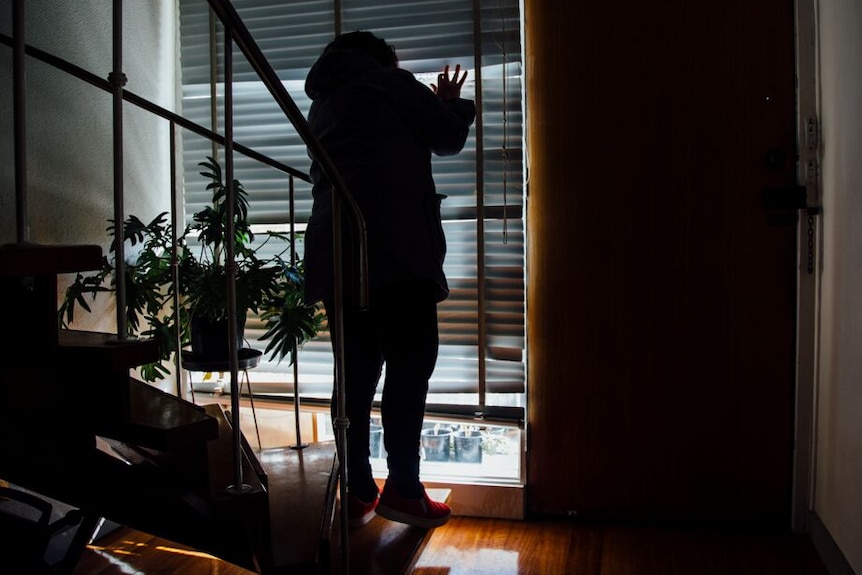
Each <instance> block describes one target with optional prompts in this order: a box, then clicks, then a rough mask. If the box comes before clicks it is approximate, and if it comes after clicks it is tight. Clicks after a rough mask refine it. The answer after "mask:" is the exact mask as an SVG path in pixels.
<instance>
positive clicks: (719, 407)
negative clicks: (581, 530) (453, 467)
mask: <svg viewBox="0 0 862 575" xmlns="http://www.w3.org/2000/svg"><path fill="white" fill-rule="evenodd" d="M793 10H794V8H793V2H792V0H727V1H724V0H723V1H721V2H692V1H691V0H662V1H661V2H642V1H632V0H627V1H622V2H585V1H582V0H577V1H572V2H556V1H550V0H544V1H543V0H527V1H526V5H525V16H526V44H525V46H526V53H527V66H528V67H527V78H528V80H527V89H528V92H527V101H528V125H529V134H528V138H529V140H528V145H529V149H530V188H529V194H530V195H529V201H530V204H529V248H528V249H529V252H528V257H529V262H530V263H529V270H530V272H529V288H528V293H529V295H528V309H529V319H528V325H529V328H528V329H529V332H528V335H529V361H528V365H529V370H530V371H529V381H530V383H529V385H530V388H529V389H530V391H529V423H530V427H529V434H528V441H529V451H528V474H527V475H528V477H527V481H528V486H527V501H528V510H529V511H531V512H541V513H569V514H578V515H580V516H586V517H589V516H598V517H604V518H613V517H625V518H637V519H644V520H655V521H684V522H706V523H716V522H733V523H737V522H743V523H751V524H753V523H757V524H783V525H787V524H789V512H790V490H791V463H792V421H793V401H792V398H793V389H794V360H795V350H794V342H795V335H794V330H795V305H796V304H795V293H796V277H795V274H796V227H795V226H796V223H795V217H794V216H795V212H793V211H790V212H789V214H790V216H791V217H790V218H787V217H786V215H787V214H786V213H785V214H781V213H777V212H775V211H774V210H769V209H766V208H765V207H764V203H763V198H764V191H765V190H766V189H768V188H774V187H782V186H789V185H792V184H793V183H794V182H795V164H794V161H795V160H794V156H795V145H796V144H795V141H796V136H795V134H796V118H795V87H794V69H795V65H794V21H793V14H794V12H793Z"/></svg>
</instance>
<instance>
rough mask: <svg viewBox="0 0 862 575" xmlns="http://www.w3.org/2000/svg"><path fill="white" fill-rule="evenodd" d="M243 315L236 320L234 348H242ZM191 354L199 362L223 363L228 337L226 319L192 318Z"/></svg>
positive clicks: (226, 356) (227, 347) (226, 352)
mask: <svg viewBox="0 0 862 575" xmlns="http://www.w3.org/2000/svg"><path fill="white" fill-rule="evenodd" d="M245 319H246V317H245V314H240V315H237V318H236V347H237V349H241V348H242V347H243V341H244V338H243V333H244V331H245ZM191 339H192V353H193V354H194V355H195V357H196V358H197V359H199V360H204V361H223V360H225V359H227V358H228V356H229V354H230V350H229V345H228V344H229V342H230V339H229V336H228V323H227V318H223V319H219V320H216V321H210V320H209V319H207V318H204V317H197V316H192V319H191Z"/></svg>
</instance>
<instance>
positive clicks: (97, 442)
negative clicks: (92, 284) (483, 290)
mask: <svg viewBox="0 0 862 575" xmlns="http://www.w3.org/2000/svg"><path fill="white" fill-rule="evenodd" d="M100 258H101V248H99V247H98V246H39V245H33V244H9V245H5V246H2V247H0V305H2V306H3V309H4V311H3V314H2V317H3V319H2V328H3V329H4V330H5V331H6V332H7V334H9V333H11V334H15V337H13V338H10V339H7V343H6V344H5V345H4V348H5V353H4V356H5V357H4V360H3V361H2V365H0V397H2V400H3V413H4V417H2V418H0V435H2V437H4V438H7V439H6V440H4V441H3V442H2V444H0V478H2V479H4V480H5V481H8V482H9V483H11V484H13V485H19V486H22V487H24V488H26V489H29V490H32V491H35V492H37V493H40V494H43V495H44V496H46V497H49V498H51V499H56V500H58V501H62V502H64V503H66V504H68V505H71V506H74V507H76V508H79V509H81V510H84V511H85V512H87V513H88V514H91V515H97V516H99V517H104V518H108V519H110V520H111V521H114V522H116V523H120V524H123V525H127V526H129V527H132V528H134V529H138V530H141V531H145V532H147V533H151V534H154V535H157V536H160V537H164V538H167V539H170V540H173V541H176V542H178V543H182V544H185V545H189V546H191V547H194V548H196V549H199V550H201V551H205V552H207V553H210V554H212V555H215V556H217V557H220V558H223V559H225V560H227V561H230V562H232V563H235V564H237V565H239V566H242V567H245V568H247V569H249V570H253V571H256V572H259V573H282V572H290V573H322V572H328V570H329V564H330V558H331V556H332V551H331V547H330V539H331V535H332V532H333V529H334V528H335V523H334V519H335V499H336V490H335V485H336V481H337V473H336V471H337V469H336V458H335V447H334V442H321V443H318V444H311V445H309V446H308V447H307V448H305V449H302V450H293V449H291V448H277V449H265V450H262V451H260V452H259V453H255V452H254V451H252V450H251V448H250V447H249V444H248V442H247V441H246V440H245V437H244V436H242V446H241V447H242V448H241V450H240V453H241V454H242V455H241V457H242V470H243V473H242V478H243V483H242V485H239V486H237V485H234V483H235V481H234V480H235V477H234V475H233V469H234V466H235V461H234V453H235V451H234V446H233V430H232V428H231V420H230V418H229V417H228V414H227V413H226V412H225V411H224V410H223V409H222V408H221V407H220V406H218V405H208V406H205V407H201V406H197V405H195V404H193V403H190V402H188V401H186V400H184V399H181V398H178V397H175V396H173V395H170V394H167V393H164V392H162V391H161V390H159V389H157V388H154V387H152V386H150V385H149V384H146V383H144V382H141V381H138V380H136V379H135V378H133V377H131V376H130V375H129V373H130V372H129V370H130V368H133V367H135V366H137V365H141V364H143V363H146V362H149V361H153V359H154V358H156V357H157V350H156V348H155V346H154V345H153V342H152V341H149V340H129V341H123V342H121V341H119V340H118V339H117V337H116V336H115V335H113V334H104V333H93V332H80V331H73V330H62V329H58V328H57V274H60V273H68V272H74V271H79V270H81V271H83V270H89V269H93V268H95V267H96V266H98V265H99V261H100ZM70 374H86V376H85V377H83V378H81V377H77V378H75V379H77V381H72V382H70ZM8 438H14V440H11V441H10V440H9V439H8Z"/></svg>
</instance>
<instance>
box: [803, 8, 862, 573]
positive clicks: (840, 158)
mask: <svg viewBox="0 0 862 575" xmlns="http://www.w3.org/2000/svg"><path fill="white" fill-rule="evenodd" d="M819 10H820V18H819V21H820V26H819V36H820V66H821V69H820V78H821V115H822V117H821V122H822V131H823V149H822V153H823V165H822V174H823V208H824V211H823V230H824V231H823V236H824V237H823V267H822V283H821V286H822V287H821V327H820V333H821V344H820V357H819V362H820V365H819V374H818V380H819V381H818V392H817V406H818V409H817V427H816V434H817V435H816V460H815V465H816V469H815V478H814V481H815V489H814V492H815V496H814V512H815V513H816V514H817V515H818V517H819V518H820V520H821V521H822V523H823V525H824V526H825V527H826V529H827V530H828V531H829V533H830V534H831V536H832V538H833V539H834V541H835V543H836V544H837V545H838V547H839V548H840V550H841V552H842V554H843V555H844V557H845V559H846V560H847V562H848V563H849V564H850V566H851V567H852V569H853V570H854V571H855V572H856V573H862V2H859V0H819Z"/></svg>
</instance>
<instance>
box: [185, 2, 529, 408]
mask: <svg viewBox="0 0 862 575" xmlns="http://www.w3.org/2000/svg"><path fill="white" fill-rule="evenodd" d="M233 3H234V6H235V7H236V10H237V12H238V13H239V15H240V17H241V18H242V19H243V21H244V22H245V24H246V26H247V27H248V29H249V31H250V32H251V34H252V36H253V37H254V39H255V41H256V42H257V44H258V45H259V46H260V48H261V51H262V52H263V53H264V55H265V56H266V57H267V59H268V60H269V61H270V63H271V64H272V66H273V68H274V69H275V70H276V72H277V74H278V76H279V78H281V80H282V81H283V83H284V85H285V88H286V89H287V91H288V93H289V94H290V95H291V97H292V98H293V99H294V101H295V102H296V104H297V106H298V107H299V109H300V110H302V111H303V113H307V111H308V108H309V106H310V101H309V100H308V98H307V97H306V96H305V92H304V89H303V87H304V81H305V76H306V74H307V72H308V70H309V68H310V67H311V65H312V64H313V63H314V61H315V60H316V59H317V57H318V56H319V54H320V52H321V51H322V50H323V47H324V46H325V45H326V44H327V43H328V42H329V41H330V40H331V39H332V38H333V37H334V34H335V30H336V18H339V17H340V19H341V23H342V28H341V29H342V30H343V31H345V32H347V31H353V30H370V31H372V32H374V33H375V34H377V35H378V36H380V37H382V38H385V39H386V41H387V42H388V43H390V44H392V45H393V46H394V47H395V49H396V51H397V53H398V57H399V60H400V65H401V67H402V68H405V69H407V70H409V71H411V72H413V73H414V74H415V75H416V76H417V78H419V79H420V80H421V81H423V82H425V83H426V84H429V83H431V82H433V81H434V79H435V78H436V74H437V73H438V72H439V71H440V70H442V68H443V67H444V66H445V65H446V64H448V65H450V66H453V67H454V65H456V64H460V65H461V67H462V69H467V70H469V75H468V79H467V83H466V84H465V86H464V89H463V90H462V95H463V96H464V97H466V98H473V99H475V100H476V101H477V104H478V105H479V107H480V112H481V114H480V116H479V117H477V123H476V125H475V126H474V130H473V132H472V133H471V137H470V139H468V142H467V145H466V147H465V149H464V151H463V152H462V153H461V154H459V155H457V156H453V157H447V158H438V157H435V158H434V160H433V161H434V164H433V165H434V177H435V181H436V183H437V186H438V191H439V192H440V193H442V194H446V195H447V196H448V198H447V199H446V200H445V201H444V202H443V207H442V214H443V220H444V222H443V228H444V231H445V233H446V238H447V243H448V250H447V256H446V263H445V271H446V275H447V277H448V279H449V284H450V288H451V296H450V298H449V299H448V300H447V301H445V302H443V303H441V304H440V306H439V318H440V353H439V359H438V362H437V368H436V370H435V372H434V375H433V376H432V379H431V383H430V393H429V406H431V405H433V406H434V407H435V409H437V410H441V411H444V412H446V411H448V412H451V413H465V412H468V413H472V412H473V411H476V410H480V411H486V412H493V411H494V410H495V408H500V409H498V410H497V411H498V412H499V413H503V414H508V415H512V416H514V417H518V418H522V417H523V407H524V402H525V393H526V389H525V380H526V376H525V372H526V370H525V280H524V277H525V250H524V235H525V234H524V205H525V201H524V195H525V194H524V184H525V180H524V174H525V169H524V155H523V123H524V122H523V106H522V104H523V102H522V94H523V69H522V55H521V30H520V20H521V18H520V9H519V3H518V0H475V2H468V1H464V0H401V1H398V2H380V1H377V2H372V1H369V0H342V1H341V2H340V6H341V12H340V14H336V13H335V6H336V3H335V2H333V1H332V0H327V1H302V2H299V1H287V0H283V1H280V2H279V1H274V0H234V2H233ZM180 10H181V45H182V52H181V58H182V87H183V88H182V89H183V94H182V102H183V115H184V116H186V117H188V118H189V119H191V120H193V121H195V122H197V123H199V124H201V125H203V126H206V127H210V128H212V129H214V130H215V131H220V129H221V127H222V122H223V101H222V96H223V85H222V84H221V82H222V81H223V77H222V76H221V71H222V69H223V58H224V49H223V30H222V27H221V25H220V23H216V24H212V23H211V19H210V15H209V8H208V5H207V3H206V2H205V1H203V0H182V1H181V2H180ZM477 18H478V20H477ZM211 31H215V36H214V37H215V39H216V40H215V46H216V48H215V50H214V52H212V53H211V42H210V38H211ZM211 54H212V56H211ZM211 58H215V61H216V72H215V75H214V76H213V72H212V67H211V64H210V62H211ZM233 64H234V78H233V79H234V94H233V97H234V140H235V141H236V142H238V143H240V144H242V145H244V146H246V147H248V148H252V149H255V150H256V151H258V152H260V153H263V154H265V155H267V156H270V157H271V158H273V159H275V160H277V161H279V162H282V163H284V164H287V165H289V166H292V167H294V168H297V169H299V170H301V171H302V172H306V173H307V171H308V168H309V166H310V160H309V158H308V155H307V151H306V147H305V144H304V143H303V142H302V140H301V138H300V137H299V136H298V135H297V134H296V132H295V131H294V130H293V128H292V127H291V126H290V123H289V121H288V120H287V119H286V118H285V117H284V114H283V113H282V112H281V110H280V109H279V108H278V106H277V105H276V104H275V103H274V102H272V99H271V96H270V95H269V92H268V91H267V89H266V88H265V87H264V86H263V85H262V84H261V83H260V82H259V81H258V78H257V76H256V75H255V74H254V72H253V71H252V69H251V67H250V66H249V65H248V63H247V62H245V61H244V58H243V56H242V54H240V53H238V52H237V53H236V54H234V56H233ZM211 77H213V78H214V86H215V99H216V101H215V106H216V110H217V111H218V112H217V114H216V115H215V117H216V123H218V124H219V125H216V126H213V125H212V124H213V120H212V118H213V114H212V110H213V107H212V106H213V102H212V96H211V94H212V92H211V85H213V84H212V83H211ZM480 136H481V139H480ZM182 145H183V165H184V173H185V192H184V202H185V208H184V213H185V217H186V221H188V220H189V219H190V218H191V214H193V213H194V212H196V211H198V210H200V209H201V208H202V207H203V206H204V205H206V204H208V203H209V201H210V198H209V193H208V192H207V190H206V182H205V181H204V180H203V178H201V177H200V176H199V174H198V172H199V171H200V170H199V168H198V166H197V163H198V162H200V161H202V160H203V159H204V158H205V157H206V156H208V155H212V153H213V152H212V145H211V143H210V142H209V141H206V140H204V139H202V138H200V137H198V136H196V135H194V134H191V133H187V134H184V136H183V140H182ZM234 163H235V175H236V178H237V179H239V180H240V181H242V183H243V185H244V187H245V189H246V190H247V191H248V192H249V196H250V201H251V206H250V214H251V219H252V221H253V222H254V223H255V224H256V225H259V226H260V229H282V230H286V229H289V219H290V205H289V202H288V189H289V182H288V177H287V175H286V174H283V173H281V172H280V171H278V170H275V169H273V168H271V167H269V166H266V165H263V164H260V163H259V162H257V161H254V160H250V159H248V158H245V157H243V156H242V155H241V154H236V155H235V159H234ZM294 185H295V203H294V213H295V222H296V223H295V226H296V229H297V230H298V231H299V232H300V233H301V231H302V229H303V226H304V223H305V222H306V221H307V219H308V215H309V214H310V212H311V202H312V200H311V185H310V184H309V183H307V182H305V181H302V180H300V179H296V180H295V181H294ZM297 252H298V254H299V257H301V255H302V243H301V234H300V241H298V243H297ZM392 329H394V330H397V329H398V324H397V318H395V317H393V325H392ZM262 334H263V330H262V326H261V324H260V322H257V321H256V318H249V322H248V324H247V328H246V338H247V340H248V344H249V345H250V346H252V347H256V348H258V349H261V350H263V348H264V347H265V345H266V342H261V341H258V340H257V338H258V337H259V336H260V335H262ZM297 365H298V374H299V378H298V381H299V391H300V393H301V394H302V395H303V396H308V397H319V398H324V399H328V397H329V395H330V393H331V389H332V378H333V375H332V352H331V347H330V341H329V339H328V334H326V333H324V334H321V336H320V337H319V338H318V339H316V340H315V341H312V342H309V343H307V344H306V345H305V346H304V347H303V348H302V350H300V353H299V360H298V363H297ZM249 375H250V376H251V378H252V380H253V381H254V390H255V393H256V394H262V393H267V392H269V393H284V394H292V393H293V377H294V373H293V367H292V366H289V365H288V364H287V362H286V361H285V362H282V363H280V364H278V363H274V362H268V361H264V362H262V363H261V365H260V366H259V367H258V368H256V369H255V370H254V371H253V372H251V373H250V374H249Z"/></svg>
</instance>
